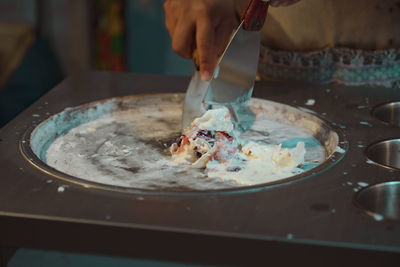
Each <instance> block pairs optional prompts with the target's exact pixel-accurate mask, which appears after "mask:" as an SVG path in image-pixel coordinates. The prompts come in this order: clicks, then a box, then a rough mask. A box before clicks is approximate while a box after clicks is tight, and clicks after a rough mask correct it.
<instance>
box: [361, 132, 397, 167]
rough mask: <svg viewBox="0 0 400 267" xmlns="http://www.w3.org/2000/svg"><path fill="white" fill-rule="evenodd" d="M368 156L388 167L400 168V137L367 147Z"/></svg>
mask: <svg viewBox="0 0 400 267" xmlns="http://www.w3.org/2000/svg"><path fill="white" fill-rule="evenodd" d="M366 153H367V157H368V158H369V159H370V160H372V161H373V162H375V163H377V164H379V165H381V166H383V167H387V168H391V169H396V170H400V139H389V140H383V141H380V142H377V143H375V144H372V145H370V146H368V147H367V150H366Z"/></svg>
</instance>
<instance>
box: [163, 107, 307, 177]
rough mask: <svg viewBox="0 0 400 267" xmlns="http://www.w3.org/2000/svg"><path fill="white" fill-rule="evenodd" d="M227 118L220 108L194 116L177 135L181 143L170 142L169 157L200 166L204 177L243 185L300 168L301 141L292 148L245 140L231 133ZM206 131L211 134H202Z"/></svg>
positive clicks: (223, 110) (301, 159)
mask: <svg viewBox="0 0 400 267" xmlns="http://www.w3.org/2000/svg"><path fill="white" fill-rule="evenodd" d="M230 118H231V117H230V114H229V111H228V110H227V109H226V108H220V109H214V110H209V111H207V112H206V113H205V114H204V115H203V116H202V117H201V118H197V119H195V120H194V121H193V123H192V124H191V126H190V127H189V128H187V129H186V130H185V135H184V136H183V137H181V139H182V142H181V145H180V146H178V145H177V144H173V145H172V146H171V149H170V150H171V154H172V160H174V161H175V162H177V163H180V164H191V165H192V166H193V167H195V168H204V169H205V173H206V174H207V176H208V177H211V178H218V179H222V180H231V181H234V182H236V183H238V184H243V185H253V184H260V183H266V182H270V181H274V180H277V179H282V178H285V177H289V176H292V175H294V174H297V173H300V172H302V170H301V169H300V168H298V167H299V166H300V165H301V164H302V163H303V162H304V155H305V152H306V151H305V146H304V143H303V142H298V143H297V146H296V147H295V148H292V149H288V148H282V147H281V145H267V144H261V143H256V142H247V141H246V140H241V139H239V138H238V137H236V136H235V134H234V133H233V124H232V121H231V119H230ZM199 132H200V135H199ZM225 133H226V134H225ZM207 134H210V135H211V134H212V135H213V138H208V137H205V135H207ZM227 136H228V137H227ZM199 153H200V154H201V156H200V154H199ZM199 156H200V157H199Z"/></svg>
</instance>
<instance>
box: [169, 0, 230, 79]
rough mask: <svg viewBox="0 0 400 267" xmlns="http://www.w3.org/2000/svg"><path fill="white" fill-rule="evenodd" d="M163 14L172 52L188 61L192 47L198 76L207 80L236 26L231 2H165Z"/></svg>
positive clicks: (173, 0)
mask: <svg viewBox="0 0 400 267" xmlns="http://www.w3.org/2000/svg"><path fill="white" fill-rule="evenodd" d="M164 11H165V25H166V27H167V30H168V32H169V35H170V36H171V39H172V49H173V50H174V51H175V52H176V53H178V54H179V55H180V56H182V57H184V58H192V54H193V51H194V48H196V49H197V53H198V63H199V67H200V74H201V77H202V79H203V80H210V79H211V77H212V74H213V73H214V68H215V65H216V63H217V60H218V58H219V56H220V55H222V53H223V52H224V49H225V47H226V45H227V43H228V41H229V37H230V35H231V34H232V32H233V30H234V29H235V26H236V25H237V21H236V17H235V10H234V3H233V0H166V1H165V2H164Z"/></svg>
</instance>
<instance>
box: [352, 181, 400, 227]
mask: <svg viewBox="0 0 400 267" xmlns="http://www.w3.org/2000/svg"><path fill="white" fill-rule="evenodd" d="M354 201H355V203H356V205H357V206H358V207H360V208H362V209H363V210H364V211H366V212H367V213H368V214H370V215H372V216H374V217H375V219H377V220H381V219H383V218H382V216H383V217H385V218H389V219H393V220H399V219H400V182H399V181H396V182H385V183H379V184H375V185H372V186H369V187H366V188H364V189H363V190H361V191H359V192H358V193H357V194H356V195H355V198H354Z"/></svg>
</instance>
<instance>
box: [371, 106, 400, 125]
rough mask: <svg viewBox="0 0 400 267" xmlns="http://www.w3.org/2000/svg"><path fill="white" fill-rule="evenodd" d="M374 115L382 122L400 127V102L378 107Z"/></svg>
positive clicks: (373, 112) (374, 110) (375, 108)
mask: <svg viewBox="0 0 400 267" xmlns="http://www.w3.org/2000/svg"><path fill="white" fill-rule="evenodd" d="M372 115H373V116H375V117H376V118H377V119H379V120H381V121H384V122H387V123H389V124H392V125H396V126H400V102H389V103H383V104H380V105H377V106H376V107H374V109H373V110H372Z"/></svg>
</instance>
